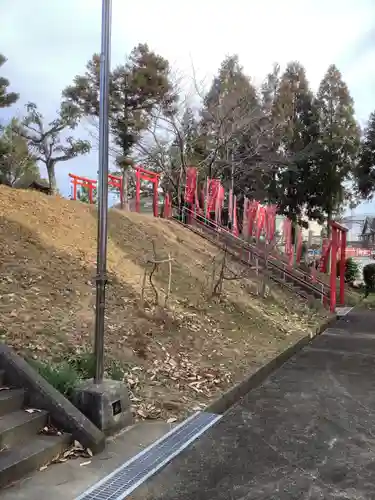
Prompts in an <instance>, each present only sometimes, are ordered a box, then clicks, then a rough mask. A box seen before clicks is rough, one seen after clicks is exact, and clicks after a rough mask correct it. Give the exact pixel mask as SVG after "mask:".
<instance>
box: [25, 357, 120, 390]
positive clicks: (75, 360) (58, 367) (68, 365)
mask: <svg viewBox="0 0 375 500" xmlns="http://www.w3.org/2000/svg"><path fill="white" fill-rule="evenodd" d="M106 361H107V362H106V367H105V368H106V374H108V377H110V378H111V379H113V380H123V379H124V373H125V372H124V369H123V368H122V366H121V364H120V363H119V362H117V361H115V360H113V359H109V360H106ZM29 363H30V364H31V365H32V366H33V368H35V369H36V370H37V372H38V373H39V374H40V375H41V376H42V377H43V378H45V379H46V380H47V382H48V383H49V384H51V385H52V387H54V388H55V389H56V390H58V391H59V392H61V393H62V394H63V395H64V396H65V397H66V398H68V399H70V400H71V399H72V396H73V392H74V389H75V388H76V387H77V386H78V384H79V382H80V381H81V380H84V379H89V378H93V377H94V375H95V356H94V354H93V353H91V352H85V353H81V354H76V355H74V356H71V357H69V359H68V360H64V361H61V362H51V361H48V362H46V361H39V360H29Z"/></svg>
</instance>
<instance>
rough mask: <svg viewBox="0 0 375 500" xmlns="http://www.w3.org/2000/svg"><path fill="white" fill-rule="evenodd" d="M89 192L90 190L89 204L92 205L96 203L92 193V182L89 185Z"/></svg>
mask: <svg viewBox="0 0 375 500" xmlns="http://www.w3.org/2000/svg"><path fill="white" fill-rule="evenodd" d="M87 186H88V190H89V203H90V205H92V204H93V203H94V200H93V197H92V191H93V185H92V183H91V182H89V183H88V184H87Z"/></svg>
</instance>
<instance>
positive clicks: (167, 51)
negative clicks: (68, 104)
mask: <svg viewBox="0 0 375 500" xmlns="http://www.w3.org/2000/svg"><path fill="white" fill-rule="evenodd" d="M0 19H1V30H0V52H1V53H3V54H4V55H5V56H6V57H7V58H8V59H9V61H8V62H7V64H6V65H5V66H4V67H3V70H2V71H3V73H4V76H7V77H8V78H9V79H10V80H11V83H12V88H13V89H14V90H16V91H18V92H20V94H21V102H20V103H19V104H17V105H16V106H15V107H14V108H12V110H11V113H12V114H16V113H21V112H22V105H23V104H24V103H25V102H27V101H35V102H37V104H38V105H39V107H40V109H41V111H42V112H43V113H45V114H46V116H48V117H50V118H52V117H53V113H54V111H55V110H56V109H57V108H58V106H59V100H60V95H61V91H62V89H63V88H64V87H65V86H66V85H67V84H69V83H70V82H71V81H72V78H73V77H74V76H75V75H76V74H77V73H80V72H82V71H83V70H84V67H85V64H86V62H87V60H88V59H89V58H90V57H91V55H92V54H93V53H94V52H99V50H100V25H101V0H64V1H62V0H60V1H57V0H34V1H33V2H31V1H30V0H0ZM139 42H147V43H148V44H149V45H150V47H151V48H152V49H153V50H155V51H156V52H159V53H160V54H161V55H163V56H164V57H166V58H167V59H169V61H170V62H171V64H172V65H173V66H174V67H175V68H177V69H178V70H179V72H180V73H183V74H185V75H187V77H188V76H189V75H190V76H191V74H192V71H191V68H192V61H193V62H194V67H195V70H196V71H197V73H198V76H199V78H205V79H206V80H207V82H209V81H210V78H211V77H212V75H213V74H214V73H215V72H216V70H217V68H218V67H219V65H220V63H221V61H222V60H223V58H224V57H225V56H226V55H228V54H233V53H237V54H238V55H239V57H240V61H241V63H242V65H243V66H244V68H245V71H246V72H247V73H248V74H249V75H251V76H252V77H254V79H255V81H261V79H262V78H264V76H265V75H266V73H267V72H268V71H269V70H270V69H271V67H272V64H273V63H274V62H279V63H280V64H281V65H282V66H283V65H285V63H286V62H288V61H290V60H299V61H300V62H301V63H302V64H304V66H305V67H306V70H307V74H308V77H309V80H310V82H311V84H312V86H313V88H316V87H317V86H318V84H319V81H320V80H321V78H322V76H323V74H324V73H325V71H326V69H327V67H328V66H329V64H331V63H336V64H337V65H338V67H339V68H340V70H341V71H342V73H343V76H344V79H345V80H346V82H347V84H348V85H349V88H350V90H351V93H352V95H353V97H354V99H355V103H356V112H357V116H358V119H359V120H360V122H361V123H362V124H363V123H364V122H365V120H366V118H367V116H368V115H369V113H370V112H371V111H373V110H374V109H375V1H374V0H282V1H280V0H263V2H260V0H256V1H255V0H231V1H230V2H227V1H224V0H200V1H198V0H190V1H188V2H187V1H185V0H180V1H176V0H174V1H173V0H159V1H158V2H155V1H152V0H143V1H142V2H139V3H137V2H127V1H125V0H113V28H112V65H116V64H117V63H120V62H121V61H122V60H123V58H124V55H125V54H127V53H128V52H130V50H131V49H132V48H133V47H134V45H136V44H138V43H139ZM7 114H8V115H9V111H8V112H7ZM4 117H5V113H4V112H3V113H2V115H0V119H1V118H4ZM69 171H74V172H75V173H77V174H81V175H88V176H95V175H96V171H97V157H96V155H95V154H91V155H90V156H87V157H81V158H79V159H76V160H74V161H72V162H67V163H66V164H61V165H58V166H57V177H58V182H59V186H60V188H61V189H62V191H63V192H64V193H66V194H67V193H68V192H69V181H68V176H67V174H68V172H69ZM363 210H365V211H369V209H368V207H367V209H366V207H365V208H364V209H362V211H363Z"/></svg>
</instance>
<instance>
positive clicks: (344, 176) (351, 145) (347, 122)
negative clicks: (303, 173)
mask: <svg viewBox="0 0 375 500" xmlns="http://www.w3.org/2000/svg"><path fill="white" fill-rule="evenodd" d="M317 106H318V113H319V132H320V136H319V148H318V154H317V162H316V170H315V172H314V182H315V184H316V191H315V192H316V197H315V199H314V202H313V204H314V206H315V207H319V210H320V211H321V216H325V217H326V218H327V220H328V227H329V222H330V221H331V220H332V217H333V215H334V214H335V213H336V212H337V211H338V210H340V208H341V207H342V205H343V203H344V202H345V200H346V199H347V193H346V190H347V188H346V185H347V181H349V180H350V179H351V177H352V175H353V174H354V173H355V171H356V162H357V160H358V153H359V146H360V130H359V127H358V124H357V122H356V119H355V116H354V101H353V99H352V97H351V95H350V93H349V90H348V87H347V85H346V84H345V82H344V81H343V79H342V76H341V73H340V71H339V70H338V69H337V68H336V66H335V65H331V66H330V67H329V68H328V71H327V73H326V75H325V76H324V78H323V80H322V82H321V84H320V87H319V91H318V94H317Z"/></svg>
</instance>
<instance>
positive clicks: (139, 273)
mask: <svg viewBox="0 0 375 500" xmlns="http://www.w3.org/2000/svg"><path fill="white" fill-rule="evenodd" d="M109 221H110V223H109V245H108V269H109V284H108V287H107V300H108V302H107V312H106V351H107V356H108V357H113V358H116V359H117V360H118V361H119V362H120V363H121V364H122V365H123V366H124V367H125V368H126V377H125V378H126V381H127V383H128V384H129V386H130V388H131V390H132V398H133V402H134V405H135V407H136V408H137V412H138V414H139V415H140V416H141V417H164V418H165V417H174V416H175V417H177V416H180V415H183V414H185V413H186V412H189V411H191V410H193V409H194V408H196V407H198V406H202V405H205V404H207V403H208V402H209V401H210V400H212V399H213V398H215V397H217V396H218V395H219V394H220V392H222V391H224V390H226V389H228V388H229V387H230V386H231V385H233V384H234V383H235V382H237V381H239V380H241V379H242V378H243V377H244V375H245V374H248V373H249V372H251V371H254V370H255V369H257V368H258V367H259V366H260V365H262V364H263V363H264V362H266V361H267V360H268V359H270V358H272V357H273V356H275V355H276V354H277V353H279V352H280V351H282V350H284V349H285V348H286V347H287V346H289V345H290V344H292V343H294V342H295V341H297V340H298V339H299V338H300V337H301V336H303V335H306V333H308V332H309V331H311V330H312V329H313V328H315V327H316V326H317V323H319V322H320V321H322V320H323V318H324V317H325V313H324V312H322V311H320V312H317V311H315V312H314V311H312V310H310V309H308V308H307V307H306V305H305V304H303V303H302V302H300V301H299V299H298V298H296V297H295V296H290V295H288V294H287V293H286V292H285V291H284V290H281V289H278V288H272V290H271V294H270V296H269V297H268V298H267V299H264V300H262V299H260V298H259V297H257V296H256V295H255V293H254V290H255V288H256V284H257V283H256V279H255V277H248V278H247V279H246V280H234V281H227V282H225V285H224V293H223V296H222V297H221V298H220V301H218V300H216V301H215V300H208V297H209V295H210V293H209V289H210V284H209V283H210V280H211V275H212V267H213V264H212V261H213V258H214V257H215V256H217V254H218V253H219V251H218V249H216V248H215V247H214V246H212V245H211V244H210V243H209V242H207V241H205V240H204V239H201V238H200V237H199V236H197V235H195V234H193V233H191V232H189V231H187V230H185V229H184V228H182V227H180V226H178V225H177V224H175V223H174V222H172V221H164V220H159V219H154V218H151V217H150V216H146V215H141V214H126V213H122V212H120V211H117V210H113V211H111V212H110V216H109ZM153 241H154V242H155V247H156V249H157V252H158V256H159V257H160V258H166V257H167V255H168V254H170V255H171V256H172V257H173V259H174V260H173V264H172V293H171V298H170V303H169V309H168V310H167V311H166V310H164V309H162V308H156V309H155V307H153V306H152V298H153V294H152V290H151V289H150V287H149V288H148V289H147V302H146V309H144V308H140V307H139V298H140V289H141V282H142V277H143V274H144V270H145V268H146V267H149V266H147V264H146V261H147V258H148V257H150V256H152V242H153ZM0 245H1V249H2V251H1V254H0V268H1V273H0V333H1V334H2V337H3V339H4V341H6V342H8V343H9V344H11V345H13V346H14V347H15V348H16V349H17V350H19V351H21V352H22V353H24V354H27V355H29V356H30V355H31V356H33V357H34V358H53V359H61V358H63V357H66V356H67V355H69V353H74V352H77V351H82V350H87V349H91V343H92V337H93V331H94V308H93V306H94V291H95V290H94V281H95V261H96V212H95V208H94V207H92V206H89V205H85V204H82V203H80V202H74V201H68V200H65V199H62V198H58V197H56V198H50V197H46V196H44V195H42V194H39V193H36V192H27V191H19V190H11V189H8V188H5V187H2V186H0ZM155 283H156V284H157V287H158V290H159V295H160V296H161V297H162V296H163V289H164V290H165V289H166V287H167V283H168V265H167V264H162V265H161V266H160V269H159V271H158V272H157V274H156V276H155Z"/></svg>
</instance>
